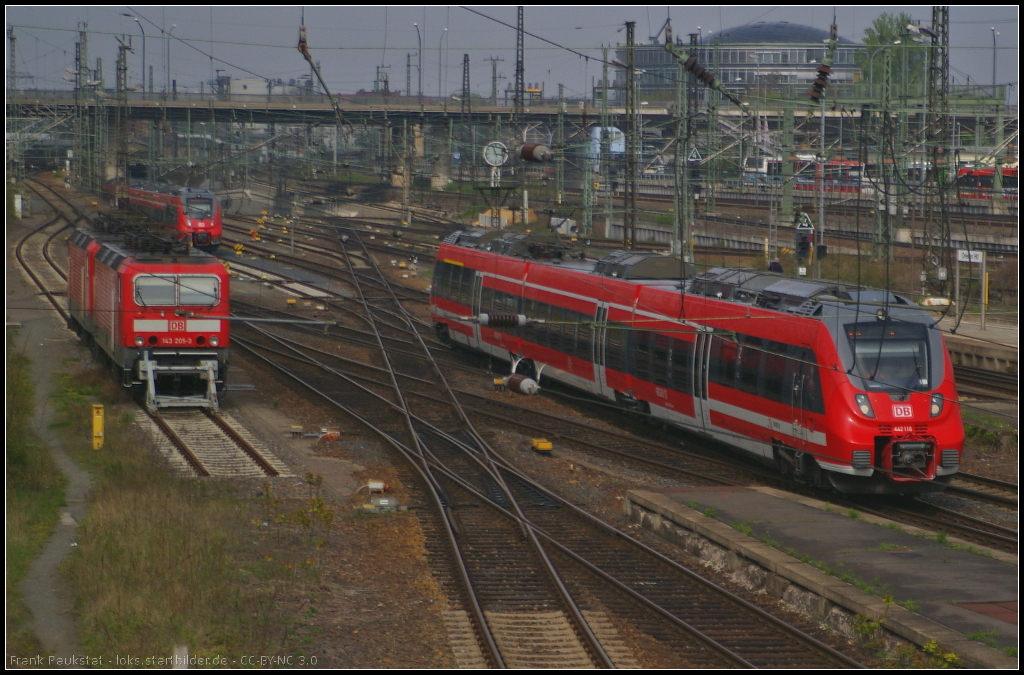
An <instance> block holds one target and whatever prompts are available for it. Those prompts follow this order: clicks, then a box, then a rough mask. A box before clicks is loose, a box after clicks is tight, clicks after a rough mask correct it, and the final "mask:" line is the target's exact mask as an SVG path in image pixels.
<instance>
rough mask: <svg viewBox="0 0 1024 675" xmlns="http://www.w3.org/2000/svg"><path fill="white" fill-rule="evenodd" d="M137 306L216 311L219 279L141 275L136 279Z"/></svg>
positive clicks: (218, 300)
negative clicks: (186, 306)
mask: <svg viewBox="0 0 1024 675" xmlns="http://www.w3.org/2000/svg"><path fill="white" fill-rule="evenodd" d="M135 302H136V303H137V304H139V305H141V306H143V307H167V306H174V305H199V306H202V307H213V306H214V305H216V304H217V303H218V302H220V279H218V278H217V277H214V276H206V275H202V276H200V275H196V276H190V275H182V276H180V277H179V276H156V275H140V276H138V277H136V278H135Z"/></svg>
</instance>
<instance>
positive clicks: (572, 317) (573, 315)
mask: <svg viewBox="0 0 1024 675" xmlns="http://www.w3.org/2000/svg"><path fill="white" fill-rule="evenodd" d="M579 324H580V313H579V312H574V311H573V310H571V309H567V310H565V330H564V331H563V333H564V335H565V338H564V340H565V342H564V343H563V344H564V346H565V353H566V354H568V355H569V356H572V357H574V358H577V357H579V355H580V354H579V347H578V346H577V344H576V330H577V327H578V326H579Z"/></svg>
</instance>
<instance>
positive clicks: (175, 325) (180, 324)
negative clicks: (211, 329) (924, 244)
mask: <svg viewBox="0 0 1024 675" xmlns="http://www.w3.org/2000/svg"><path fill="white" fill-rule="evenodd" d="M171 330H185V322H184V321H171ZM897 417H899V415H897Z"/></svg>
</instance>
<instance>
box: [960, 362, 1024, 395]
mask: <svg viewBox="0 0 1024 675" xmlns="http://www.w3.org/2000/svg"><path fill="white" fill-rule="evenodd" d="M953 372H954V374H955V375H956V388H957V391H958V392H959V393H961V394H970V395H972V396H977V397H979V398H993V397H994V398H1000V399H1002V398H1012V399H1017V398H1018V394H1019V377H1018V376H1017V374H1016V373H998V372H995V371H992V370H981V369H979V368H968V367H966V366H953Z"/></svg>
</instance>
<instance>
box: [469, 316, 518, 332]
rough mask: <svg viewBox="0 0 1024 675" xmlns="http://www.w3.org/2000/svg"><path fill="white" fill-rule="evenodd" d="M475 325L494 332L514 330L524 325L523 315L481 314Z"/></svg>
mask: <svg viewBox="0 0 1024 675" xmlns="http://www.w3.org/2000/svg"><path fill="white" fill-rule="evenodd" d="M477 323H479V324H480V325H481V326H487V327H488V328H493V329H494V330H514V329H516V328H522V327H523V326H525V325H526V315H525V314H481V315H480V316H478V317H477Z"/></svg>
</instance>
